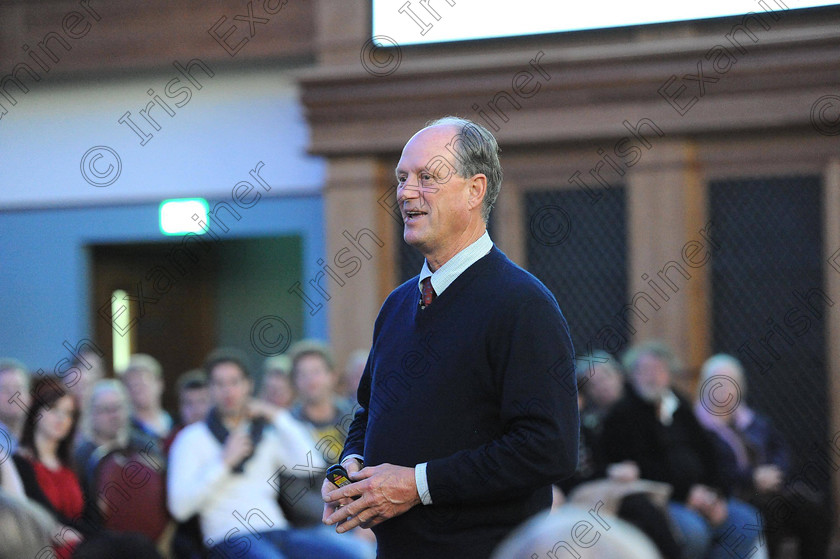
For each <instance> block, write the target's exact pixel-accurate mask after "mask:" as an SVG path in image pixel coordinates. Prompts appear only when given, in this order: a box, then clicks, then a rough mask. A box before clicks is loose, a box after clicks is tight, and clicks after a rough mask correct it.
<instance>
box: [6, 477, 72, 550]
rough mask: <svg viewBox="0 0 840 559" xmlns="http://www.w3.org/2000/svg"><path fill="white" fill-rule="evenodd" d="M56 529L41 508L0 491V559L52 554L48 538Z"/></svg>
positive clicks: (52, 521)
mask: <svg viewBox="0 0 840 559" xmlns="http://www.w3.org/2000/svg"><path fill="white" fill-rule="evenodd" d="M57 532H58V524H57V523H56V522H55V520H54V519H53V518H52V517H51V516H50V515H49V513H47V512H46V511H45V510H44V509H43V508H41V507H39V506H38V505H35V504H33V503H31V502H29V501H28V500H26V499H20V498H15V497H12V496H11V495H9V494H7V493H4V492H3V491H0V559H39V558H43V557H54V554H53V553H52V551H51V539H52V536H53V535H54V534H56V533H57ZM45 553H46V555H45Z"/></svg>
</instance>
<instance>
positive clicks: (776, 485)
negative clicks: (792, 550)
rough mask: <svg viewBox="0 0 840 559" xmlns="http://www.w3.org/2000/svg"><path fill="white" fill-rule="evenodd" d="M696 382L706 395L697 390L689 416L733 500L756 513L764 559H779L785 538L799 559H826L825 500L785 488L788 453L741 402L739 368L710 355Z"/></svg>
mask: <svg viewBox="0 0 840 559" xmlns="http://www.w3.org/2000/svg"><path fill="white" fill-rule="evenodd" d="M700 382H701V384H700V386H701V387H706V390H705V392H704V391H703V390H702V388H701V393H700V395H699V399H698V402H697V403H696V404H695V406H694V412H695V415H696V416H697V419H698V420H699V421H700V423H701V424H702V425H703V426H704V427H706V429H708V430H709V431H711V432H712V433H713V434H714V441H715V445H716V447H717V450H718V454H717V456H718V465H719V468H720V470H721V471H722V472H723V475H724V476H725V477H726V479H727V480H728V481H729V482H730V483H731V484H732V486H733V491H734V494H735V495H737V496H739V497H740V498H742V499H744V500H746V501H749V502H750V503H751V504H753V505H754V506H756V507H757V508H758V509H759V510H760V511H761V513H762V516H763V518H764V522H765V531H766V533H767V547H768V551H769V555H770V557H771V558H775V557H780V554H779V548H780V545H781V542H782V539H783V538H784V537H785V536H787V535H792V536H795V537H796V540H797V542H798V548H799V557H801V558H802V559H806V558H807V559H824V558H826V557H828V548H829V544H830V540H831V513H830V509H829V506H828V504H827V503H826V501H825V497H824V496H823V495H820V494H819V493H817V492H816V491H814V490H813V489H811V488H810V487H808V486H805V485H804V484H803V485H802V486H797V487H793V486H791V483H790V482H788V483H786V482H785V480H786V479H787V478H788V477H789V475H790V471H791V458H790V451H789V450H788V446H787V443H786V442H785V441H784V439H783V438H782V435H781V434H780V433H779V432H778V431H777V430H776V429H775V428H774V427H773V426H772V425H771V424H770V421H769V420H768V419H767V418H766V417H765V416H763V415H762V414H760V413H758V412H756V411H755V410H753V409H751V408H750V407H749V406H748V405H747V404H746V402H745V401H744V398H745V397H746V392H747V382H746V378H745V376H744V368H743V367H742V365H741V362H740V361H738V360H737V359H735V358H734V357H732V356H731V355H726V354H718V355H715V356H713V357H711V358H709V359H708V360H707V361H706V362H705V363H704V364H703V368H702V369H701V381H700ZM799 483H803V482H801V481H800V482H799Z"/></svg>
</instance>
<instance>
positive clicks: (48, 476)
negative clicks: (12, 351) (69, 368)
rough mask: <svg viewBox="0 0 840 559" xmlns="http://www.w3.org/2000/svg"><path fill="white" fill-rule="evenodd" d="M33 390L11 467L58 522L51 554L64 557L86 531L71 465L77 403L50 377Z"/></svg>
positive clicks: (35, 499) (30, 492)
mask: <svg viewBox="0 0 840 559" xmlns="http://www.w3.org/2000/svg"><path fill="white" fill-rule="evenodd" d="M32 394H33V398H32V407H30V408H29V410H28V413H27V416H26V421H25V422H24V426H23V433H22V435H21V439H20V446H19V448H18V451H17V453H16V454H15V455H14V460H15V465H16V466H17V468H18V472H19V473H20V477H21V480H22V481H23V487H24V490H25V492H26V495H27V497H29V498H30V499H32V500H33V501H35V502H37V503H38V504H40V505H42V506H43V507H45V508H46V509H47V511H49V512H50V513H51V514H52V515H53V516H54V517H55V519H56V520H57V521H58V522H60V523H61V524H62V527H61V529H60V530H59V531H58V533H56V534H55V537H54V543H55V545H56V553H57V555H58V557H61V558H62V559H63V558H65V557H67V558H69V557H70V554H71V552H72V550H73V548H74V547H75V545H76V544H77V543H78V542H79V541H80V539H81V537H82V534H83V533H84V532H86V530H85V529H84V525H83V523H82V522H81V521H82V512H83V510H84V506H85V502H84V497H83V495H82V488H81V485H80V484H79V480H78V478H77V477H76V474H75V472H74V471H73V469H72V464H71V451H72V446H73V440H74V436H75V432H76V424H77V422H78V419H79V406H78V404H77V402H76V398H75V396H73V395H72V394H70V393H69V392H65V391H64V390H62V388H61V387H60V386H59V385H58V383H57V382H55V380H52V379H43V380H41V381H39V382H37V383H36V384H35V386H34V387H33V390H32Z"/></svg>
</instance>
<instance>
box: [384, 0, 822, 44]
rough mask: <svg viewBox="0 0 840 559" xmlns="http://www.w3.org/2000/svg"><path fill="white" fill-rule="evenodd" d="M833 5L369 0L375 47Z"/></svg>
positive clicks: (718, 0)
mask: <svg viewBox="0 0 840 559" xmlns="http://www.w3.org/2000/svg"><path fill="white" fill-rule="evenodd" d="M835 4H838V2H836V1H809V0H734V1H733V0H703V1H702V2H651V1H647V2H645V1H643V2H626V1H621V2H620V1H616V0H601V1H597V0H595V1H588V2H581V3H572V2H569V3H567V2H562V1H561V0H373V25H372V30H373V33H372V34H373V40H374V43H375V44H376V45H378V46H385V47H388V46H394V44H395V43H396V44H398V45H421V44H427V43H438V42H448V41H467V40H475V39H488V38H496V37H514V36H521V35H535V34H542V33H560V32H567V31H583V30H590V29H605V28H610V27H625V26H631V25H650V24H656V23H666V22H674V21H686V20H696V19H708V18H716V17H724V16H734V15H742V14H746V13H748V12H755V13H758V14H761V13H766V12H772V11H776V12H778V11H788V10H799V9H803V8H814V7H818V6H829V5H835Z"/></svg>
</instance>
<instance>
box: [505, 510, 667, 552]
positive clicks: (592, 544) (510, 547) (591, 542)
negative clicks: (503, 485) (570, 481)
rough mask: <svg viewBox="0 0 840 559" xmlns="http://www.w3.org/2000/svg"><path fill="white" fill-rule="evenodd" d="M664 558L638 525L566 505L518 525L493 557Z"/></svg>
mask: <svg viewBox="0 0 840 559" xmlns="http://www.w3.org/2000/svg"><path fill="white" fill-rule="evenodd" d="M543 557H548V558H552V559H554V558H560V557H574V558H575V559H661V557H662V556H661V555H660V554H659V553H658V552H657V550H656V547H654V545H653V544H652V543H651V542H650V540H648V539H647V537H646V536H645V535H644V534H643V533H642V532H640V531H639V530H638V529H637V528H635V527H633V526H632V525H630V524H628V523H627V522H624V521H623V520H621V519H619V518H615V517H614V516H607V515H603V514H598V512H597V511H595V510H594V509H590V510H587V509H586V508H582V507H576V506H564V507H563V508H562V509H560V510H558V511H557V512H555V513H554V514H551V515H544V514H540V515H537V516H535V517H534V518H532V519H531V520H529V521H528V522H526V523H525V524H523V525H522V526H520V527H519V528H517V529H516V530H515V531H514V532H513V533H511V534H510V535H509V536H508V537H507V538H506V539H505V540H504V541H503V542H502V543H501V544H500V545H499V547H497V548H496V550H495V551H494V552H493V555H492V556H491V559H541V558H543Z"/></svg>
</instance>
